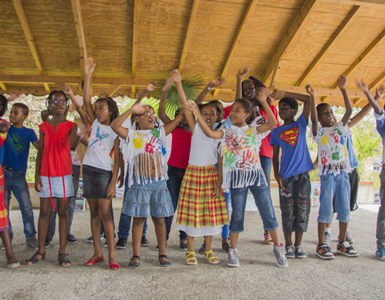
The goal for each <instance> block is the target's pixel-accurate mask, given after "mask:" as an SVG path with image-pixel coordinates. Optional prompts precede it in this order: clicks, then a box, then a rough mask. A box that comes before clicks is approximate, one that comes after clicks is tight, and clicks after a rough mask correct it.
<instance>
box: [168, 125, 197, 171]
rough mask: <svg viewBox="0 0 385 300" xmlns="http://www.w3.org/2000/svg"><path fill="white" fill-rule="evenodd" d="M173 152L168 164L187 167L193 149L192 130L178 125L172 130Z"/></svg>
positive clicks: (182, 167)
mask: <svg viewBox="0 0 385 300" xmlns="http://www.w3.org/2000/svg"><path fill="white" fill-rule="evenodd" d="M171 134H172V145H171V154H170V158H169V159H168V163H167V164H168V165H169V166H173V167H177V168H181V169H187V166H188V161H189V158H190V149H191V136H192V135H191V132H188V131H186V130H183V129H182V128H181V127H179V126H178V127H176V128H175V129H174V130H173V131H172V132H171Z"/></svg>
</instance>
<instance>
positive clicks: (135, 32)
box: [131, 0, 139, 78]
mask: <svg viewBox="0 0 385 300" xmlns="http://www.w3.org/2000/svg"><path fill="white" fill-rule="evenodd" d="M138 3H139V0H134V1H133V5H134V16H133V21H132V70H131V76H132V78H135V77H136V63H137V59H138V38H139V32H138V24H139V4H138Z"/></svg>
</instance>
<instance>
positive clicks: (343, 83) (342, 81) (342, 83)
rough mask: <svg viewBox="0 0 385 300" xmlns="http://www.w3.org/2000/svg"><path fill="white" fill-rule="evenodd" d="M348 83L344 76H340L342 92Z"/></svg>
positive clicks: (339, 84)
mask: <svg viewBox="0 0 385 300" xmlns="http://www.w3.org/2000/svg"><path fill="white" fill-rule="evenodd" d="M347 81H348V79H347V78H346V76H345V75H344V74H342V75H340V78H338V87H339V88H340V90H344V89H345V88H346V82H347Z"/></svg>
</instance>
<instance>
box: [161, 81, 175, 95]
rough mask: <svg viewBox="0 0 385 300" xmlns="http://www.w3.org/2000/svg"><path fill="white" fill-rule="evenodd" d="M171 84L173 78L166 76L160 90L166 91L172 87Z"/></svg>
mask: <svg viewBox="0 0 385 300" xmlns="http://www.w3.org/2000/svg"><path fill="white" fill-rule="evenodd" d="M173 84H174V80H173V79H172V78H171V77H169V78H167V80H166V82H165V84H164V86H163V88H162V92H167V91H168V90H169V89H170V88H171V87H172V85H173Z"/></svg>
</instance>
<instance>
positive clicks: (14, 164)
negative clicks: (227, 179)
mask: <svg viewBox="0 0 385 300" xmlns="http://www.w3.org/2000/svg"><path fill="white" fill-rule="evenodd" d="M36 141H37V136H36V133H35V131H34V130H33V129H31V128H26V127H22V128H15V127H13V126H11V127H10V128H9V131H8V135H7V139H6V140H5V142H4V144H3V147H2V152H3V153H2V157H1V162H2V163H1V164H2V166H3V167H9V168H12V169H15V170H18V171H21V172H23V173H24V174H25V173H26V172H27V164H28V155H29V146H30V143H34V142H36Z"/></svg>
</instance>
